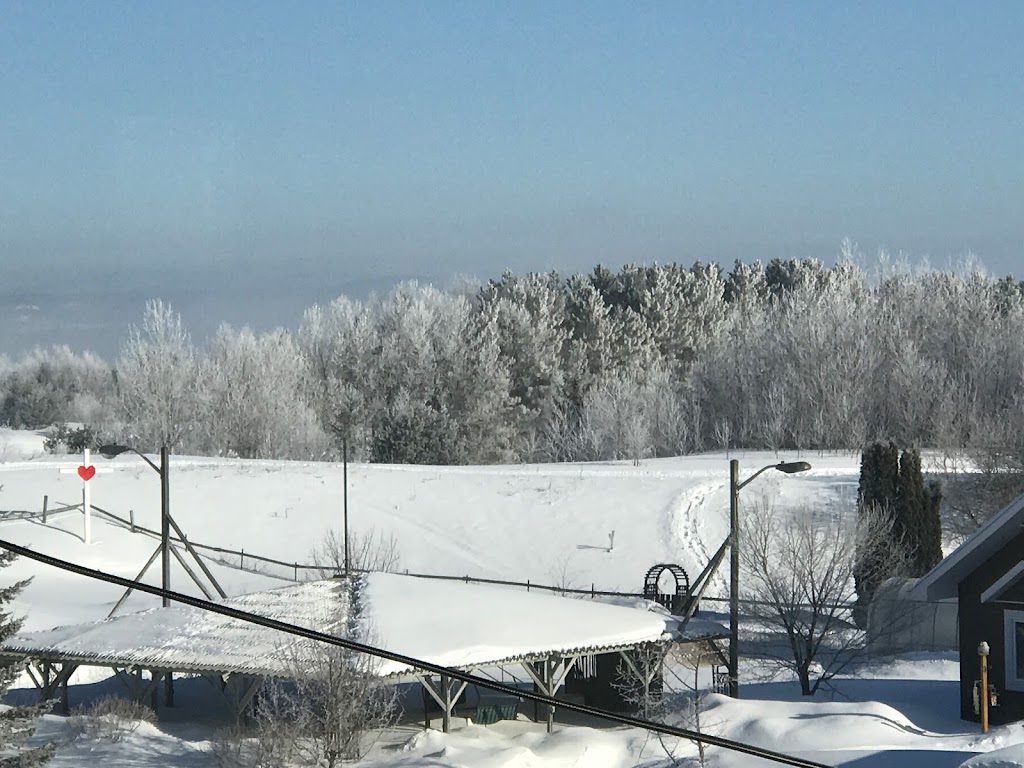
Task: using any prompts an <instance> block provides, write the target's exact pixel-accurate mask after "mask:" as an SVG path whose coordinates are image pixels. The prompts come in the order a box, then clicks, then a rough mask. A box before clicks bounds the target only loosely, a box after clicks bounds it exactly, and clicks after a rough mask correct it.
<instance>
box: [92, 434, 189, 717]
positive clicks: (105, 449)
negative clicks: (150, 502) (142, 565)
mask: <svg viewBox="0 0 1024 768" xmlns="http://www.w3.org/2000/svg"><path fill="white" fill-rule="evenodd" d="M99 453H100V455H101V456H103V457H104V458H106V459H113V458H114V457H116V456H120V455H121V454H122V453H134V454H136V455H137V456H139V457H140V458H141V459H142V460H143V461H145V462H146V463H147V464H149V466H150V467H151V468H152V469H153V471H154V472H156V473H157V474H158V475H160V586H161V587H162V588H163V589H164V590H169V589H170V588H171V560H170V554H171V489H170V483H169V482H168V477H167V472H168V462H167V456H168V453H169V450H168V448H167V446H166V445H165V446H163V447H161V448H160V466H157V465H156V464H154V463H153V461H152V460H151V459H150V458H149V457H148V456H146V455H145V454H144V453H142V451H139V450H137V449H135V448H132V447H131V446H130V445H101V446H100V447H99ZM170 604H171V600H170V598H169V597H167V595H163V596H162V598H161V605H162V606H163V607H164V608H167V607H168V606H169V605H170ZM164 685H165V687H164V703H166V704H167V706H174V679H173V677H172V676H171V673H170V672H168V673H167V677H166V678H165V683H164Z"/></svg>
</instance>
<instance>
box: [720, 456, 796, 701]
mask: <svg viewBox="0 0 1024 768" xmlns="http://www.w3.org/2000/svg"><path fill="white" fill-rule="evenodd" d="M810 468H811V465H810V464H808V463H807V462H806V461H780V462H779V463H778V464H769V465H768V466H766V467H761V468H760V469H759V470H757V472H755V473H754V474H752V475H751V476H750V477H748V478H747V479H746V480H744V481H743V482H740V463H739V461H737V460H736V459H733V460H732V461H730V462H729V695H730V696H732V697H733V698H734V699H738V698H739V697H740V677H739V666H740V531H739V528H740V491H741V490H742V489H743V488H745V487H746V486H747V485H748V484H749V483H750V482H751V481H752V480H754V478H756V477H757V476H758V475H760V474H761V473H762V472H767V471H768V470H769V469H777V470H778V471H779V472H784V473H785V474H787V475H794V474H796V473H797V472H806V471H807V470H809V469H810Z"/></svg>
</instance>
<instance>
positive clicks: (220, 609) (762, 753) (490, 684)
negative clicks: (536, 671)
mask: <svg viewBox="0 0 1024 768" xmlns="http://www.w3.org/2000/svg"><path fill="white" fill-rule="evenodd" d="M0 547H2V548H3V549H6V550H8V551H10V552H13V553H14V554H16V555H19V556H21V557H26V558H28V559H30V560H35V561H36V562H39V563H43V564H44V565H49V566H52V567H54V568H60V569H61V570H64V571H69V572H70V573H76V574H78V575H80V576H86V577H88V578H90V579H95V580H97V581H105V582H107V583H108V584H116V585H118V586H120V587H124V588H125V589H128V588H131V589H135V590H137V591H139V592H146V593H148V594H151V595H155V596H157V597H166V598H168V599H169V600H173V601H175V602H177V603H183V604H184V605H190V606H192V607H194V608H199V609H200V610H204V611H209V612H211V613H217V614H220V615H222V616H227V617H229V618H232V619H238V620H239V621H244V622H247V623H249V624H255V625H257V626H261V627H266V628H268V629H276V630H278V631H280V632H284V633H286V634H289V635H295V636H296V637H304V638H307V639H309V640H315V641H317V642H321V643H326V644H328V645H334V646H338V647H340V648H345V649H348V650H350V651H355V652H357V653H365V654H367V655H369V656H374V657H376V658H379V659H386V660H388V661H393V662H396V663H398V664H404V665H406V666H409V667H412V668H414V669H419V670H422V671H424V672H430V673H431V674H435V675H447V676H448V677H450V678H452V679H455V680H460V681H463V682H466V683H469V684H472V685H477V686H480V687H482V688H488V689H490V690H493V691H498V692H499V693H504V694H506V695H508V696H516V697H519V698H523V699H526V700H528V701H535V702H537V703H539V704H546V705H548V706H553V707H559V708H561V709H565V710H569V711H571V712H578V713H580V714H583V715H589V716H591V717H597V718H600V719H603V720H608V721H610V722H614V723H620V724H622V725H628V726H632V727H635V728H643V729H645V730H648V731H651V732H654V733H661V734H664V735H666V736H675V737H678V738H684V739H689V740H690V741H695V742H700V743H704V744H708V745H711V746H716V747H722V748H723V749H729V750H733V751H735V752H741V753H744V754H747V755H753V756H754V757H760V758H764V759H765V760H771V761H773V762H776V763H780V764H782V765H791V766H796V768H830V766H826V765H825V764H824V763H817V762H814V761H812V760H805V759H804V758H800V757H795V756H793V755H787V754H784V753H782V752H775V751H773V750H770V749H764V748H762V747H758V746H754V745H751V744H744V743H743V742H739V741H733V740H732V739H725V738H722V737H720V736H713V735H711V734H706V733H698V732H696V731H691V730H687V729H685V728H676V727H674V726H671V725H663V724H662V723H655V722H652V721H650V720H643V719H641V718H637V717H631V716H629V715H621V714H617V713H614V712H607V711H605V710H602V709H598V708H596V707H590V706H587V705H585V704H576V703H574V702H570V701H563V700H561V699H556V698H554V697H552V696H545V695H543V694H539V693H534V692H532V691H525V690H521V689H519V688H514V687H512V686H509V685H505V684H503V683H498V682H494V681H491V680H488V679H486V678H484V677H481V676H479V675H474V674H471V673H469V672H463V671H462V670H460V669H454V668H452V667H446V666H442V665H440V664H434V663H433V662H429V661H425V660H423V659H417V658H414V657H412V656H406V655H404V654H400V653H394V652H392V651H389V650H387V649H385V648H378V647H376V646H372V645H367V644H365V643H360V642H357V641H355V640H349V639H347V638H343V637H334V636H332V635H327V634H324V633H323V632H317V631H316V630H312V629H307V628H306V627H300V626H298V625H295V624H289V623H287V622H283V621H278V620H276V619H271V618H268V617H265V616H258V615H256V614H254V613H248V612H247V611H240V610H238V609H237V608H232V607H230V606H227V605H220V604H218V603H213V602H210V601H209V600H203V599H201V598H198V597H192V596H191V595H186V594H183V593H181V592H175V591H173V590H169V589H162V588H160V587H156V586H151V585H149V584H143V583H142V582H139V581H134V580H132V579H125V578H122V577H121V576H115V575H113V574H110V573H104V572H103V571H97V570H94V569H92V568H86V567H85V566H83V565H78V564H77V563H72V562H70V561H68V560H61V559H60V558H56V557H51V556H50V555H44V554H43V553H41V552H36V551H34V550H31V549H27V548H26V547H22V546H19V545H18V544H14V543H12V542H9V541H4V540H2V539H0Z"/></svg>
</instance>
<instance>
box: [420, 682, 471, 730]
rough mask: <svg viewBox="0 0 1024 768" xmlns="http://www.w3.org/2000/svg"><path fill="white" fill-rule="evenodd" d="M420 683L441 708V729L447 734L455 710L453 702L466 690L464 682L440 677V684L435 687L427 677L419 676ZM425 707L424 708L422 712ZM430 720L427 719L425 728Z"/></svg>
mask: <svg viewBox="0 0 1024 768" xmlns="http://www.w3.org/2000/svg"><path fill="white" fill-rule="evenodd" d="M419 678H420V683H421V684H422V685H423V690H425V691H426V692H427V693H429V694H430V695H431V696H432V697H433V698H434V701H436V702H437V703H438V704H439V705H440V707H441V713H442V718H441V729H442V730H443V731H444V732H445V733H448V731H449V729H450V728H451V716H452V710H453V709H455V702H457V701H458V700H459V697H460V696H461V695H462V692H463V691H464V690H466V682H465V681H463V680H452V679H451V678H450V677H449V676H448V675H441V683H440V685H437V684H435V683H434V680H433V678H431V677H430V676H429V675H420V676H419ZM425 710H426V707H424V711H425ZM429 725H430V719H429V718H427V726H428V727H429Z"/></svg>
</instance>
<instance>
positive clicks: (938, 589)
mask: <svg viewBox="0 0 1024 768" xmlns="http://www.w3.org/2000/svg"><path fill="white" fill-rule="evenodd" d="M1021 524H1024V494H1022V495H1021V496H1018V497H1017V498H1016V499H1014V500H1013V501H1011V502H1010V503H1009V504H1007V505H1006V506H1005V507H1003V509H1002V510H1000V511H999V512H998V513H997V514H996V515H995V516H994V517H992V518H991V519H990V520H989V521H988V522H986V523H985V524H984V525H983V526H981V528H979V529H978V530H977V531H975V532H974V533H973V534H971V536H969V537H968V538H967V539H966V540H965V541H964V542H963V543H962V544H961V545H960V546H959V547H957V548H956V549H955V550H953V551H952V552H951V553H950V554H949V555H947V556H946V557H944V558H943V559H942V560H941V561H940V562H939V564H938V565H936V566H935V567H934V568H932V569H931V570H930V571H929V572H928V573H926V574H925V575H924V576H923V577H922V578H921V580H920V581H918V583H917V585H916V586H915V587H914V589H913V593H914V594H915V595H920V596H923V598H924V599H926V600H943V599H947V598H955V597H956V596H957V594H958V587H959V584H960V582H961V581H963V580H964V579H965V578H966V577H967V576H968V575H970V574H971V573H972V572H973V571H974V570H975V569H976V568H977V567H978V566H979V565H981V564H982V563H983V562H985V561H986V560H987V559H988V558H990V557H992V556H993V555H994V554H995V553H996V552H998V551H999V550H1000V549H1002V548H1003V547H1004V546H1006V544H1007V542H1009V541H1010V539H1012V538H1013V537H1014V536H1016V535H1017V533H1019V530H1020V526H1021Z"/></svg>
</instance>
